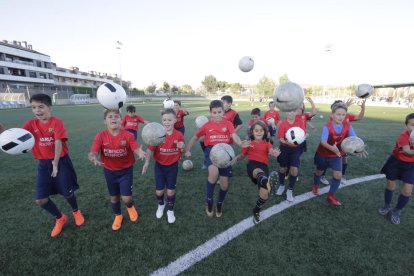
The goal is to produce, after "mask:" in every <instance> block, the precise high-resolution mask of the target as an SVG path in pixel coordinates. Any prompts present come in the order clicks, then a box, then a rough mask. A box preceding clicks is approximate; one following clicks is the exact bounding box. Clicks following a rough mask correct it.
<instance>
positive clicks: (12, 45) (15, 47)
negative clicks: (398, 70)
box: [0, 40, 50, 57]
mask: <svg viewBox="0 0 414 276" xmlns="http://www.w3.org/2000/svg"><path fill="white" fill-rule="evenodd" d="M0 45H3V46H6V47H10V48H14V49H18V50H23V51H27V52H31V53H35V54H39V55H43V56H46V57H50V56H49V55H46V54H43V53H40V52H38V51H35V50H33V49H30V48H28V47H24V46H20V45H16V44H13V43H5V42H4V40H3V41H0ZM26 45H27V44H26Z"/></svg>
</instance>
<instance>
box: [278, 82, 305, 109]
mask: <svg viewBox="0 0 414 276" xmlns="http://www.w3.org/2000/svg"><path fill="white" fill-rule="evenodd" d="M304 98H305V94H304V92H303V88H302V87H300V86H299V85H298V84H296V83H293V82H286V83H283V84H281V85H279V86H278V87H277V88H276V89H275V91H274V93H273V100H274V102H275V105H276V107H277V108H279V109H280V110H282V111H285V112H286V111H294V110H296V109H298V108H299V107H301V106H302V104H303V100H304Z"/></svg>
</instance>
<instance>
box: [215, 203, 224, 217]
mask: <svg viewBox="0 0 414 276" xmlns="http://www.w3.org/2000/svg"><path fill="white" fill-rule="evenodd" d="M222 208H223V206H220V207H219V206H217V209H216V217H217V218H221V216H222V215H223V211H222V210H221V209H222Z"/></svg>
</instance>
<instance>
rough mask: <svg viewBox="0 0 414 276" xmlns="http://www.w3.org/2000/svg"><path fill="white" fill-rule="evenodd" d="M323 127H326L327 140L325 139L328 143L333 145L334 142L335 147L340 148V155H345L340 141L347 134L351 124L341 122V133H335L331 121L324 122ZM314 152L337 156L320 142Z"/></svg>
mask: <svg viewBox="0 0 414 276" xmlns="http://www.w3.org/2000/svg"><path fill="white" fill-rule="evenodd" d="M325 127H326V128H327V129H328V132H329V135H328V140H327V141H326V142H327V143H328V144H329V145H333V144H335V143H336V146H337V148H338V149H339V150H340V152H341V155H342V156H345V153H344V152H343V151H342V149H341V143H342V141H343V140H344V139H345V138H346V137H348V136H349V130H350V128H351V125H350V124H349V123H347V122H343V123H342V131H341V133H337V132H336V131H335V128H334V125H333V122H328V123H326V124H325ZM316 153H318V154H319V155H321V156H323V157H337V155H336V154H335V153H334V152H332V151H330V150H329V149H327V148H325V147H324V146H322V143H320V144H319V146H318V148H317V150H316Z"/></svg>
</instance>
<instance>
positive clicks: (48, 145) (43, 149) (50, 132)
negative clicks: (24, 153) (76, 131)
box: [22, 117, 69, 160]
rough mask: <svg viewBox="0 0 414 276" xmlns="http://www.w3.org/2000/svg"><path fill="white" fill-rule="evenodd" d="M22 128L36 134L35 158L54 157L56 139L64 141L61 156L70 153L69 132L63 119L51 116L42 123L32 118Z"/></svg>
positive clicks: (33, 149) (33, 151) (33, 152)
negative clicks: (67, 142) (68, 144)
mask: <svg viewBox="0 0 414 276" xmlns="http://www.w3.org/2000/svg"><path fill="white" fill-rule="evenodd" d="M22 128H24V129H25V130H27V131H29V132H30V133H32V134H33V136H34V139H35V144H34V146H33V148H32V154H33V157H34V158H35V159H38V160H45V159H54V158H55V141H56V140H61V141H62V153H61V154H60V157H63V156H65V155H67V154H68V153H69V150H68V146H67V145H66V141H67V140H68V134H67V132H66V129H65V126H64V125H63V122H62V120H60V119H58V118H56V117H50V119H49V121H47V123H42V122H41V121H39V120H38V119H32V120H29V121H28V122H26V123H25V124H24V125H23V127H22Z"/></svg>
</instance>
